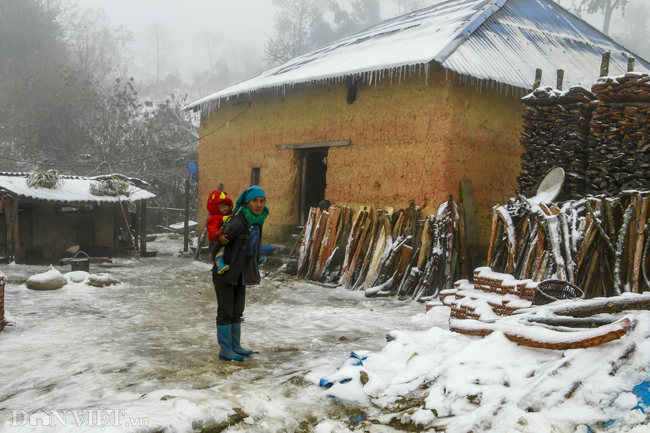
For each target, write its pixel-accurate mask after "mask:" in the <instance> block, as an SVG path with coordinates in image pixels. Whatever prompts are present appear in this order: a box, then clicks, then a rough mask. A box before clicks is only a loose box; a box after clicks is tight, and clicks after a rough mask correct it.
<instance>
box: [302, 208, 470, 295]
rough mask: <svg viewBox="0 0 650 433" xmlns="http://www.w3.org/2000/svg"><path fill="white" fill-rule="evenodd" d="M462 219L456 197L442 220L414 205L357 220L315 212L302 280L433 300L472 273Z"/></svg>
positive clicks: (441, 212)
mask: <svg viewBox="0 0 650 433" xmlns="http://www.w3.org/2000/svg"><path fill="white" fill-rule="evenodd" d="M460 215H461V214H459V207H458V205H457V204H456V203H454V201H453V200H452V198H451V197H450V199H449V201H447V202H445V203H443V204H442V205H441V206H440V208H439V209H438V214H437V215H429V216H427V217H424V218H423V217H422V215H421V210H420V208H419V207H417V206H415V205H413V204H412V205H411V206H410V207H409V208H408V209H399V210H394V209H392V208H384V209H379V210H377V211H373V209H371V208H367V207H364V208H362V209H361V210H359V211H358V212H356V213H354V215H353V212H352V211H351V209H350V208H348V207H337V206H331V207H329V208H328V209H326V210H323V211H321V210H320V209H317V208H312V209H311V211H310V215H309V219H308V221H307V224H306V225H305V233H304V236H303V239H302V243H301V246H300V258H299V260H298V277H299V278H304V279H309V280H313V281H319V282H321V283H330V284H336V285H342V286H344V287H346V288H347V289H350V290H364V291H365V295H366V296H368V297H374V296H390V295H398V296H400V297H404V298H412V299H415V300H422V301H423V300H427V299H430V298H432V297H435V296H437V295H438V293H439V291H440V290H441V289H445V288H451V287H452V282H453V281H454V279H455V278H462V277H463V271H465V272H466V270H463V269H462V266H461V264H466V262H467V261H466V259H465V258H466V254H465V253H464V251H463V252H461V245H464V240H463V239H461V235H462V234H463V233H464V230H460V227H462V226H463V224H462V222H461V221H459V218H460ZM463 250H464V248H463Z"/></svg>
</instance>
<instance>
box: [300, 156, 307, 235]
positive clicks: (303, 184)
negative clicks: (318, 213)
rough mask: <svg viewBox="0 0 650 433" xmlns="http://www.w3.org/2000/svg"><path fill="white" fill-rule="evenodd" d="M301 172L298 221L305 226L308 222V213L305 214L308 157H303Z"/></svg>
mask: <svg viewBox="0 0 650 433" xmlns="http://www.w3.org/2000/svg"><path fill="white" fill-rule="evenodd" d="M300 167H301V169H300V170H301V173H300V177H301V179H300V204H299V206H300V208H299V210H298V213H299V216H298V222H299V223H300V225H301V226H304V225H305V224H306V222H307V215H305V203H306V202H307V157H306V156H303V157H302V164H301V165H300Z"/></svg>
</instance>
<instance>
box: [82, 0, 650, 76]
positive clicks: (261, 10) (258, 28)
mask: <svg viewBox="0 0 650 433" xmlns="http://www.w3.org/2000/svg"><path fill="white" fill-rule="evenodd" d="M72 1H75V0H72ZM439 1H440V0H427V1H426V3H427V4H435V3H438V2H439ZM556 1H557V2H558V3H559V4H560V5H561V6H563V7H565V8H570V6H571V2H572V1H576V0H556ZM76 2H77V5H78V6H79V7H80V8H81V9H86V8H92V9H95V10H103V11H104V13H105V14H106V16H107V17H108V19H109V21H110V23H111V25H113V26H115V27H117V26H120V25H122V26H124V27H126V28H127V29H129V30H131V31H132V32H133V33H134V36H135V39H136V43H135V45H134V47H133V51H134V52H135V53H136V65H137V66H139V69H140V70H139V73H138V75H139V76H141V75H142V73H143V72H144V71H143V69H144V67H143V64H142V62H140V63H138V61H137V58H138V57H141V54H142V53H143V52H144V50H145V46H146V42H145V37H146V32H147V30H148V29H149V28H150V27H151V25H152V23H153V22H154V21H157V22H159V23H161V24H163V25H164V26H165V27H168V28H170V29H171V31H172V34H173V36H174V39H175V40H174V58H175V60H176V66H177V67H178V69H179V71H180V72H181V74H182V76H183V78H184V79H185V80H187V81H191V77H192V72H193V71H195V70H198V69H206V68H207V61H206V59H205V53H206V51H205V45H204V44H203V43H202V42H201V40H200V38H202V37H203V38H205V37H206V36H205V35H206V34H207V33H209V34H213V35H216V36H213V37H217V38H219V40H220V42H223V45H220V46H223V47H227V46H232V45H246V46H249V47H252V48H254V49H255V50H256V51H257V53H258V57H259V58H260V59H261V57H262V54H263V49H264V43H265V41H266V40H267V39H269V37H271V36H272V35H273V33H274V29H273V23H274V14H275V12H276V8H275V6H273V4H272V0H183V1H181V0H76ZM639 2H640V3H643V2H648V0H631V3H632V4H635V3H639ZM392 3H393V2H391V1H383V2H382V8H383V9H382V16H383V17H384V18H388V17H389V16H391V14H392V15H395V11H392V10H387V7H390V6H391V4H392ZM584 18H585V19H586V21H588V22H589V23H590V24H592V25H593V26H594V27H596V28H598V29H602V22H603V18H602V15H601V14H598V15H591V16H585V17H584ZM629 19H630V17H629V14H628V16H626V17H621V14H620V11H617V12H616V13H615V15H614V19H613V20H612V31H611V32H610V33H611V35H613V36H615V35H616V33H617V31H618V32H619V33H620V29H621V28H623V27H624V26H625V22H626V21H627V20H629ZM615 39H616V38H615ZM630 48H634V47H630ZM224 51H225V50H224ZM637 54H638V53H637ZM260 72H261V71H260Z"/></svg>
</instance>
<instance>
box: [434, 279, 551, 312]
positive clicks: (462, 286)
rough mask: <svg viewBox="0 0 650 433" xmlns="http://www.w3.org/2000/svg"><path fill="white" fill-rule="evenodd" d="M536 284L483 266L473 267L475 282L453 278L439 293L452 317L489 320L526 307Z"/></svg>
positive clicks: (529, 303)
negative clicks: (451, 284)
mask: <svg viewBox="0 0 650 433" xmlns="http://www.w3.org/2000/svg"><path fill="white" fill-rule="evenodd" d="M538 284H539V283H536V282H534V281H532V280H517V279H515V278H514V277H513V276H512V275H509V274H502V273H499V272H494V271H492V270H491V269H490V268H488V267H482V268H477V269H475V270H474V284H471V283H470V282H469V281H468V280H459V281H456V282H455V283H454V287H453V288H452V289H446V290H442V291H441V292H440V302H442V303H443V304H444V305H448V306H449V307H451V313H450V317H451V318H452V319H476V320H480V319H483V320H491V319H493V318H495V317H497V316H510V315H511V314H512V313H513V312H514V311H516V310H519V309H521V308H529V307H530V306H531V301H532V300H533V296H534V294H535V289H536V288H537V285H538Z"/></svg>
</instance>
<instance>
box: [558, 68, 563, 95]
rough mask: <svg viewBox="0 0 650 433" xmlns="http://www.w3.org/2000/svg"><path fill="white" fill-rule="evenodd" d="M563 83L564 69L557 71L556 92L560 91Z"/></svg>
mask: <svg viewBox="0 0 650 433" xmlns="http://www.w3.org/2000/svg"><path fill="white" fill-rule="evenodd" d="M563 83H564V69H558V70H557V90H562V84H563Z"/></svg>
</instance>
